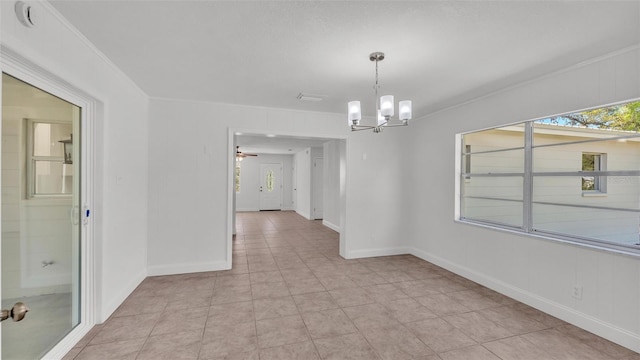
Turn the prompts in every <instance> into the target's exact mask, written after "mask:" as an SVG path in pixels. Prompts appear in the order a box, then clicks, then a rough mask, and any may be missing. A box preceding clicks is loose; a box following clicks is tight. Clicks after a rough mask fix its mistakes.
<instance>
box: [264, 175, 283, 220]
mask: <svg viewBox="0 0 640 360" xmlns="http://www.w3.org/2000/svg"><path fill="white" fill-rule="evenodd" d="M260 210H282V164H260Z"/></svg>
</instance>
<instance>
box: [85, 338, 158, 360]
mask: <svg viewBox="0 0 640 360" xmlns="http://www.w3.org/2000/svg"><path fill="white" fill-rule="evenodd" d="M146 340H147V339H146V338H139V339H133V340H122V341H115V342H110V343H106V344H97V345H91V344H90V345H87V346H86V347H85V348H84V349H82V351H80V353H79V354H78V356H76V358H75V360H104V359H113V360H116V359H117V360H128V359H131V360H134V359H135V358H136V357H137V356H138V352H140V349H142V346H143V345H144V343H145V341H146Z"/></svg>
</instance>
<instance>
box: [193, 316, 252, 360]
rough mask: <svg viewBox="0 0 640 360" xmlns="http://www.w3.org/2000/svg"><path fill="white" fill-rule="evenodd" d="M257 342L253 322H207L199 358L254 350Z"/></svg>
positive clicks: (210, 357)
mask: <svg viewBox="0 0 640 360" xmlns="http://www.w3.org/2000/svg"><path fill="white" fill-rule="evenodd" d="M257 348H258V341H257V336H256V325H255V323H254V322H246V323H239V324H218V323H214V322H207V326H206V328H205V330H204V337H203V339H202V347H201V349H200V358H206V359H213V358H216V357H220V356H226V355H232V354H235V353H244V352H250V351H253V350H256V349H257Z"/></svg>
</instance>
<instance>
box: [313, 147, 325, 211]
mask: <svg viewBox="0 0 640 360" xmlns="http://www.w3.org/2000/svg"><path fill="white" fill-rule="evenodd" d="M323 194H324V160H323V159H321V158H316V159H314V160H313V218H314V219H322V216H323V215H322V212H323V201H322V196H323Z"/></svg>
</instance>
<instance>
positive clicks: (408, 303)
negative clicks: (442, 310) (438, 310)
mask: <svg viewBox="0 0 640 360" xmlns="http://www.w3.org/2000/svg"><path fill="white" fill-rule="evenodd" d="M384 306H385V307H386V308H387V309H388V310H389V314H390V315H391V316H392V317H393V318H394V319H396V320H397V321H399V322H400V323H403V324H404V323H409V322H414V321H420V320H424V319H432V318H436V317H438V315H436V314H435V313H433V312H432V311H431V310H429V309H427V308H426V307H424V306H423V305H422V304H420V303H418V302H417V301H416V300H414V299H398V300H393V301H389V302H386V303H384Z"/></svg>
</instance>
